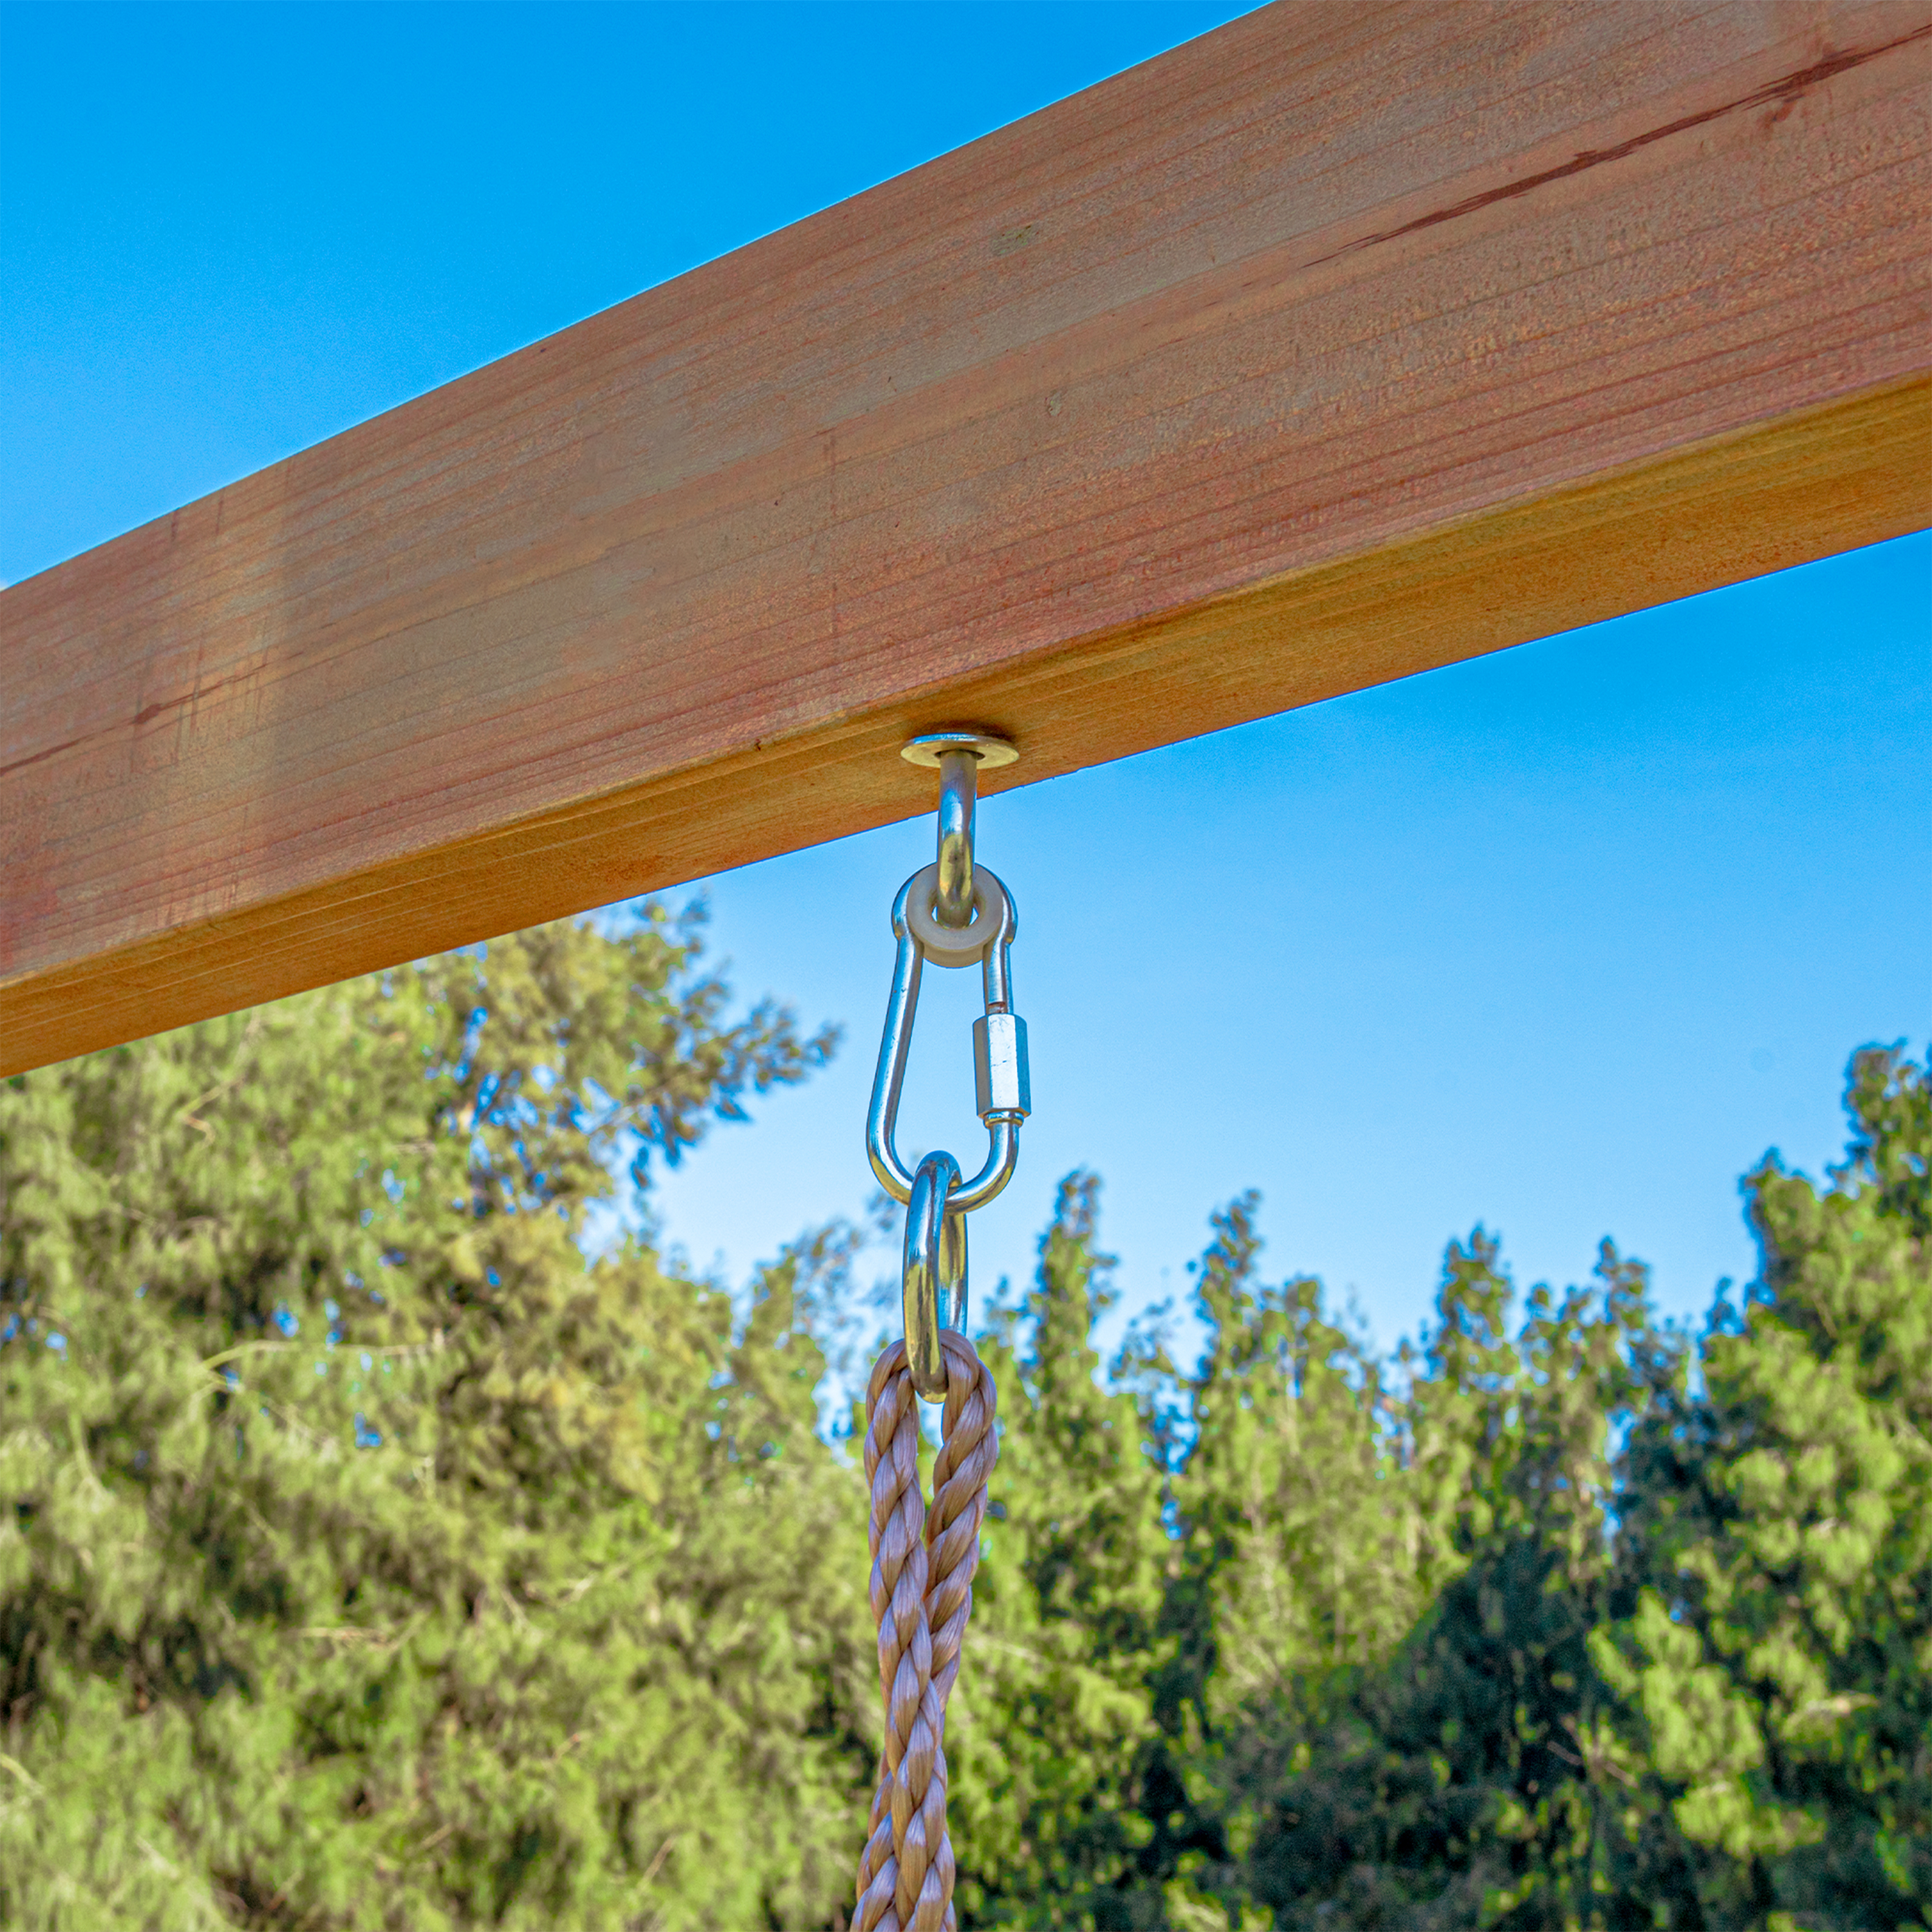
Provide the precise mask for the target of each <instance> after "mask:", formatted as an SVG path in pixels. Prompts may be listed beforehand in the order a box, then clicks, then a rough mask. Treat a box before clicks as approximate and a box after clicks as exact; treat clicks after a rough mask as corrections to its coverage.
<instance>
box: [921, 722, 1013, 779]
mask: <svg viewBox="0 0 1932 1932" xmlns="http://www.w3.org/2000/svg"><path fill="white" fill-rule="evenodd" d="M942 751H971V752H973V753H974V754H977V757H978V758H979V760H980V769H981V770H982V771H983V772H992V771H998V769H999V768H1000V766H1002V765H1010V764H1012V763H1014V761H1015V760H1016V759H1018V757H1019V748H1018V747H1017V746H1016V745H1013V744H1012V743H1010V742H1009V741H1008V740H1007V739H1004V738H996V737H995V736H992V733H989V732H986V731H965V730H960V731H928V732H926V733H924V735H923V736H919V737H917V738H911V739H907V741H906V742H905V743H904V744H903V745H901V746H900V747H899V756H900V757H902V758H903V759H904V760H905V761H906V763H907V764H909V765H923V766H925V767H926V769H927V770H928V771H934V772H936V771H937V770H938V769H939V757H940V754H941V752H942Z"/></svg>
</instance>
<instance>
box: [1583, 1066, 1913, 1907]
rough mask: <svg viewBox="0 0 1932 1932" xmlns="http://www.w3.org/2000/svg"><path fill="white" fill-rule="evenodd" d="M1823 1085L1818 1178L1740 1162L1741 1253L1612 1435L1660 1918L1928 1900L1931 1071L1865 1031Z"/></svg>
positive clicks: (1610, 1644) (1618, 1664)
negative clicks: (1844, 1074)
mask: <svg viewBox="0 0 1932 1932" xmlns="http://www.w3.org/2000/svg"><path fill="white" fill-rule="evenodd" d="M1846 1109H1847V1112H1849V1115H1850V1116H1851V1118H1852V1126H1853V1135H1852V1146H1851V1151H1850V1157H1849V1159H1848V1160H1847V1161H1846V1163H1845V1165H1844V1166H1843V1167H1841V1168H1838V1169H1834V1170H1833V1171H1832V1175H1831V1178H1830V1182H1829V1185H1827V1186H1826V1187H1823V1188H1820V1187H1815V1186H1814V1185H1813V1184H1812V1183H1811V1182H1810V1181H1807V1180H1806V1179H1805V1178H1804V1177H1803V1176H1802V1175H1796V1174H1791V1173H1788V1172H1786V1171H1785V1169H1784V1167H1783V1166H1781V1164H1780V1163H1779V1162H1778V1160H1776V1158H1775V1157H1772V1158H1770V1159H1768V1160H1766V1162H1765V1163H1764V1164H1763V1166H1760V1168H1759V1169H1757V1171H1756V1172H1754V1173H1753V1174H1752V1175H1750V1176H1748V1178H1747V1180H1746V1181H1745V1193H1746V1197H1747V1199H1748V1202H1749V1204H1750V1209H1751V1219H1752V1222H1753V1224H1754V1226H1755V1228H1756V1229H1757V1235H1758V1239H1759V1241H1760V1247H1761V1250H1762V1255H1763V1263H1762V1266H1761V1268H1760V1275H1759V1279H1758V1280H1757V1282H1756V1283H1754V1285H1753V1286H1752V1288H1751V1290H1750V1292H1749V1293H1748V1295H1747V1296H1746V1298H1745V1302H1744V1305H1743V1307H1742V1309H1741V1310H1736V1311H1733V1310H1731V1309H1730V1307H1728V1306H1727V1305H1726V1304H1722V1303H1721V1304H1720V1306H1719V1308H1718V1311H1717V1312H1716V1313H1715V1315H1714V1317H1713V1320H1712V1327H1711V1331H1710V1332H1709V1334H1708V1336H1707V1337H1706V1340H1705V1343H1704V1346H1703V1352H1702V1362H1701V1367H1702V1376H1701V1379H1700V1381H1701V1386H1700V1385H1699V1383H1698V1382H1693V1381H1692V1380H1691V1379H1690V1378H1688V1376H1685V1375H1683V1374H1682V1373H1679V1374H1677V1375H1675V1376H1672V1377H1670V1379H1667V1380H1666V1381H1664V1382H1663V1383H1662V1385H1661V1388H1660V1397H1661V1400H1660V1401H1659V1403H1658V1407H1657V1409H1656V1411H1655V1414H1654V1415H1653V1416H1652V1418H1651V1419H1650V1420H1649V1421H1647V1422H1646V1424H1644V1426H1643V1427H1642V1428H1640V1430H1639V1431H1638V1432H1637V1434H1636V1436H1635V1437H1634V1439H1633V1441H1632V1443H1631V1450H1630V1456H1629V1465H1628V1467H1629V1474H1628V1481H1627V1486H1626V1487H1627V1495H1628V1502H1627V1505H1626V1510H1625V1522H1624V1526H1623V1531H1622V1565H1623V1568H1624V1570H1625V1574H1626V1576H1627V1577H1628V1586H1629V1589H1628V1600H1627V1601H1626V1603H1625V1605H1624V1606H1623V1610H1624V1614H1623V1615H1622V1616H1620V1617H1619V1618H1618V1619H1616V1622H1614V1623H1613V1624H1612V1625H1610V1626H1608V1627H1607V1628H1605V1629H1604V1630H1603V1631H1601V1632H1599V1633H1598V1635H1597V1637H1596V1640H1595V1643H1596V1649H1597V1651H1598V1656H1599V1658H1600V1660H1601V1664H1602V1667H1603V1669H1604V1673H1605V1674H1606V1675H1607V1676H1608V1677H1609V1678H1610V1679H1611V1681H1612V1682H1614V1683H1615V1684H1616V1686H1617V1688H1619V1691H1621V1692H1622V1695H1623V1697H1624V1700H1625V1705H1624V1708H1623V1710H1622V1713H1621V1715H1620V1719H1619V1723H1618V1724H1616V1727H1614V1729H1612V1728H1611V1727H1606V1729H1605V1736H1604V1741H1603V1742H1604V1749H1605V1751H1606V1752H1607V1753H1613V1754H1615V1762H1616V1765H1617V1767H1618V1769H1619V1771H1620V1772H1621V1773H1622V1779H1623V1781H1624V1783H1625V1787H1626V1788H1627V1799H1626V1803H1625V1814H1626V1829H1627V1835H1628V1841H1629V1843H1630V1845H1631V1855H1632V1857H1633V1858H1634V1859H1636V1860H1637V1861H1638V1862H1639V1864H1640V1869H1642V1870H1644V1871H1645V1872H1646V1875H1649V1874H1651V1873H1654V1871H1655V1861H1656V1860H1657V1859H1658V1858H1661V1857H1667V1858H1670V1859H1671V1860H1672V1861H1673V1862H1674V1863H1676V1864H1677V1865H1679V1867H1682V1868H1685V1870H1687V1872H1688V1876H1687V1879H1686V1882H1685V1885H1684V1887H1683V1891H1682V1896H1683V1898H1684V1903H1683V1905H1682V1908H1681V1909H1680V1910H1679V1911H1678V1912H1677V1913H1676V1915H1674V1916H1673V1917H1671V1918H1668V1919H1667V1920H1665V1921H1661V1922H1667V1923H1671V1924H1685V1925H1693V1924H1694V1925H1698V1926H1703V1927H1714V1928H1715V1927H1732V1926H1738V1927H1743V1926H1759V1925H1769V1926H1772V1927H1779V1926H1782V1927H1801V1926H1802V1927H1819V1928H1823V1927H1873V1928H1877V1927H1883V1928H1885V1932H1892V1928H1894V1927H1900V1926H1903V1925H1906V1924H1932V1181H1928V1172H1932V1091H1928V1088H1927V1081H1926V1076H1925V1073H1924V1070H1923V1069H1921V1068H1920V1067H1917V1066H1915V1065H1914V1064H1912V1062H1910V1061H1907V1060H1906V1059H1905V1058H1903V1054H1902V1052H1900V1050H1899V1049H1895V1048H1894V1049H1888V1050H1881V1049H1867V1051H1865V1052H1861V1053H1860V1054H1858V1055H1856V1056H1855V1058H1854V1060H1853V1061H1852V1074H1851V1079H1850V1082H1849V1089H1848V1091H1847V1094H1846ZM1653 1882H1654V1880H1653Z"/></svg>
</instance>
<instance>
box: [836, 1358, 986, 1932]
mask: <svg viewBox="0 0 1932 1932" xmlns="http://www.w3.org/2000/svg"><path fill="white" fill-rule="evenodd" d="M941 1348H942V1349H943V1351H944V1356H945V1361H946V1376H947V1383H946V1400H945V1406H944V1409H942V1410H941V1418H940V1436H941V1442H940V1450H939V1454H938V1459H937V1460H936V1461H935V1463H934V1465H933V1471H932V1489H933V1496H932V1508H931V1509H930V1510H929V1509H928V1508H926V1499H925V1498H924V1497H923V1496H922V1495H921V1493H920V1491H919V1402H918V1398H917V1396H916V1394H915V1392H914V1391H913V1385H912V1376H911V1373H910V1370H909V1369H908V1368H907V1362H906V1349H905V1344H904V1343H903V1342H895V1343H893V1344H892V1346H891V1347H890V1348H889V1349H887V1350H886V1352H885V1353H884V1354H883V1355H881V1356H880V1358H879V1359H878V1361H877V1362H876V1363H875V1364H874V1365H873V1368H872V1374H871V1382H870V1384H869V1385H868V1388H867V1389H866V1391H865V1478H866V1481H867V1482H868V1484H870V1486H871V1538H870V1540H871V1552H872V1580H871V1598H872V1615H873V1617H874V1619H875V1620H876V1621H877V1624H878V1627H879V1690H880V1697H882V1699H883V1702H884V1704H885V1712H886V1739H885V1746H884V1748H883V1751H881V1753H880V1760H879V1779H878V1784H877V1789H876V1790H874V1793H873V1797H872V1809H871V1817H870V1819H869V1820H868V1823H867V1826H866V1833H865V1849H864V1851H863V1852H861V1853H860V1855H859V1876H858V1903H857V1905H856V1908H855V1909H854V1910H853V1914H852V1932H953V1927H954V1913H953V1878H954V1866H953V1845H952V1841H951V1840H950V1838H948V1837H947V1830H946V1750H945V1741H946V1701H947V1698H948V1697H950V1695H951V1694H952V1691H953V1684H954V1682H955V1681H956V1679H957V1678H958V1676H959V1652H960V1646H961V1645H962V1643H963V1642H964V1640H965V1635H966V1622H967V1619H968V1617H970V1616H971V1614H972V1611H973V1574H974V1571H976V1570H977V1568H979V1565H980V1526H981V1525H982V1524H983V1523H984V1521H985V1520H986V1484H987V1481H988V1480H989V1478H990V1477H991V1476H992V1472H993V1466H994V1464H995V1463H996V1462H997V1461H998V1460H999V1453H1000V1452H999V1442H998V1437H997V1436H996V1435H995V1433H994V1427H993V1424H994V1418H995V1409H996V1406H997V1400H998V1397H997V1394H996V1392H995V1389H994V1387H993V1379H992V1376H989V1374H988V1373H986V1364H984V1363H983V1362H982V1361H980V1358H979V1356H978V1355H977V1353H976V1352H975V1351H974V1347H973V1345H972V1343H970V1342H969V1341H968V1340H967V1339H966V1338H965V1336H963V1335H962V1334H958V1333H956V1331H953V1330H951V1329H947V1330H945V1331H942V1333H941Z"/></svg>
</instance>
